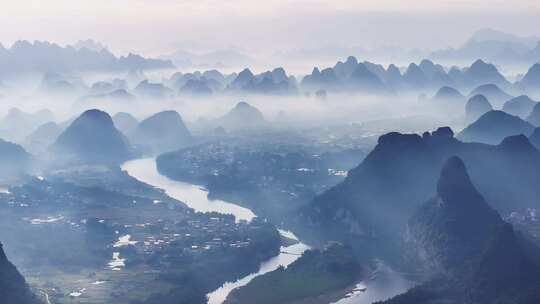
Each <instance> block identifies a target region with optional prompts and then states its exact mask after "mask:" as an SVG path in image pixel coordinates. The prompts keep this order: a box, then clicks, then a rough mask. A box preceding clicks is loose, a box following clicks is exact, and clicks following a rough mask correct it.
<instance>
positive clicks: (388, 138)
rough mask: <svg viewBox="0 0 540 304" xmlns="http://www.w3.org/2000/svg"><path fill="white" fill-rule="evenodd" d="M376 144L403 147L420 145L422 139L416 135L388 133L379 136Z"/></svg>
mask: <svg viewBox="0 0 540 304" xmlns="http://www.w3.org/2000/svg"><path fill="white" fill-rule="evenodd" d="M377 142H378V144H379V145H381V146H404V145H410V144H418V143H421V142H422V138H421V137H420V136H418V135H417V134H402V133H398V132H390V133H387V134H384V135H382V136H380V137H379V139H378V141H377Z"/></svg>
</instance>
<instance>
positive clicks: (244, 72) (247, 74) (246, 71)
mask: <svg viewBox="0 0 540 304" xmlns="http://www.w3.org/2000/svg"><path fill="white" fill-rule="evenodd" d="M253 76H254V75H253V73H252V72H251V70H250V69H248V68H246V69H243V70H242V72H240V73H239V74H238V77H239V78H246V77H248V78H251V77H253Z"/></svg>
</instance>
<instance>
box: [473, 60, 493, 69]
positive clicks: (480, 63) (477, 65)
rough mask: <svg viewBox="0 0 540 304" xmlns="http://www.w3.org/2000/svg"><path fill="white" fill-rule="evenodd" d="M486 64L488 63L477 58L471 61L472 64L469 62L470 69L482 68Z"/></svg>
mask: <svg viewBox="0 0 540 304" xmlns="http://www.w3.org/2000/svg"><path fill="white" fill-rule="evenodd" d="M486 66H489V64H488V63H486V62H485V61H484V60H482V59H477V60H476V61H475V62H473V64H471V69H473V68H484V67H486Z"/></svg>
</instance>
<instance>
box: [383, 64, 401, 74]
mask: <svg viewBox="0 0 540 304" xmlns="http://www.w3.org/2000/svg"><path fill="white" fill-rule="evenodd" d="M386 72H387V73H389V74H393V75H399V76H401V71H400V70H399V69H398V67H397V66H395V65H394V64H391V65H389V66H388V69H386Z"/></svg>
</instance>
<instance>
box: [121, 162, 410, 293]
mask: <svg viewBox="0 0 540 304" xmlns="http://www.w3.org/2000/svg"><path fill="white" fill-rule="evenodd" d="M122 170H124V171H126V172H127V173H128V174H129V175H131V176H132V177H134V178H136V179H138V180H139V181H142V182H144V183H146V184H149V185H152V186H154V187H156V188H160V189H163V190H164V191H165V193H166V194H167V195H169V196H170V197H172V198H175V199H177V200H179V201H182V202H184V203H185V204H186V205H188V206H189V207H190V208H193V209H194V210H196V211H199V212H212V211H214V212H219V213H223V214H232V215H234V216H235V217H236V219H237V220H246V221H251V220H252V219H253V218H254V217H255V216H256V215H255V214H254V213H253V212H252V211H251V210H249V209H247V208H244V207H241V206H238V205H236V204H233V203H229V202H225V201H222V200H209V199H208V191H206V189H204V187H202V186H198V185H193V184H190V183H185V182H180V181H175V180H172V179H170V178H168V177H166V176H163V175H161V174H160V173H159V172H158V170H157V165H156V161H155V159H154V158H142V159H136V160H132V161H128V162H126V163H124V164H123V165H122ZM279 232H280V234H281V235H283V236H285V237H288V238H293V239H296V236H294V234H292V233H291V232H288V231H284V230H279ZM127 240H128V241H129V239H127ZM307 249H309V246H307V245H306V244H303V243H302V242H299V243H297V244H295V245H292V246H288V247H282V248H281V250H280V252H281V253H280V254H279V255H277V256H275V257H273V258H271V259H269V260H268V261H265V262H263V263H261V265H260V267H259V271H257V272H256V273H252V274H250V275H247V276H245V277H243V278H241V279H239V280H237V281H235V282H227V283H225V284H223V286H221V287H220V288H218V289H216V290H214V291H212V292H210V293H209V294H208V303H209V304H221V303H223V302H224V301H225V299H226V298H227V296H228V295H229V293H230V292H231V291H232V290H233V289H235V288H238V287H241V286H244V285H246V284H247V283H249V282H250V281H251V280H252V279H253V278H255V277H257V276H260V275H262V274H265V273H267V272H270V271H273V270H275V269H277V268H278V267H279V266H280V265H282V266H285V267H286V266H288V265H289V264H291V263H292V262H294V261H295V260H296V259H298V258H299V257H300V255H301V254H302V253H303V252H304V251H305V250H307ZM413 285H414V283H413V281H409V280H407V279H405V278H404V276H403V275H402V274H400V273H397V272H395V271H393V270H392V269H391V268H390V267H388V266H386V265H385V264H384V263H383V262H379V265H378V267H377V269H376V270H375V272H374V273H373V274H372V275H371V277H370V278H368V279H366V280H364V281H362V282H360V283H358V284H357V286H356V288H355V290H353V292H351V293H350V294H348V295H347V297H346V298H344V299H341V300H339V301H337V302H335V303H334V304H370V303H372V302H375V301H382V300H386V299H388V298H390V297H393V296H395V295H397V294H400V293H402V292H404V291H406V290H407V289H408V288H411V287H412V286H413Z"/></svg>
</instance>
